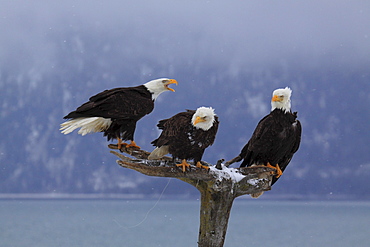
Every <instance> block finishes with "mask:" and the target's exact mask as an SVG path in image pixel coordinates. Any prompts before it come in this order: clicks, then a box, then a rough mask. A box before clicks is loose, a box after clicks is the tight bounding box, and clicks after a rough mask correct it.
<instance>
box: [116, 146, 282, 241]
mask: <svg viewBox="0 0 370 247" xmlns="http://www.w3.org/2000/svg"><path fill="white" fill-rule="evenodd" d="M109 147H110V148H111V149H117V145H113V144H111V145H109ZM120 151H121V152H124V153H127V154H129V155H130V156H133V157H135V158H136V159H133V158H130V157H127V156H125V155H123V154H121V153H118V152H115V151H111V153H113V154H115V155H116V156H118V157H119V158H120V160H118V161H117V163H118V164H119V165H120V166H122V167H125V168H129V169H132V170H135V171H138V172H140V173H142V174H145V175H148V176H156V177H173V178H177V179H180V180H182V181H184V182H187V183H189V184H191V185H193V186H195V187H196V188H197V189H198V190H199V191H200V194H201V208H200V228H199V239H198V247H206V246H207V247H212V246H214V247H222V246H223V244H224V241H225V236H226V230H227V225H228V219H229V216H230V211H231V207H232V204H233V201H234V199H235V198H236V197H238V196H241V195H246V194H254V193H259V192H263V191H267V190H270V189H271V188H270V184H271V179H272V176H273V173H274V172H275V171H276V170H275V169H273V168H269V167H261V166H255V167H243V168H228V167H226V166H224V165H222V164H221V161H219V162H218V164H217V165H215V166H213V165H211V164H209V163H207V162H204V161H202V163H203V164H204V165H208V166H209V167H210V169H208V170H206V169H203V168H197V167H196V166H194V164H192V163H191V162H189V164H191V167H190V169H188V170H187V171H186V172H183V171H182V169H181V168H179V167H177V166H176V165H175V163H174V161H173V159H172V158H170V157H163V158H162V159H161V160H147V157H148V156H149V154H150V153H149V152H146V151H144V150H138V149H133V148H125V147H123V148H121V150H120Z"/></svg>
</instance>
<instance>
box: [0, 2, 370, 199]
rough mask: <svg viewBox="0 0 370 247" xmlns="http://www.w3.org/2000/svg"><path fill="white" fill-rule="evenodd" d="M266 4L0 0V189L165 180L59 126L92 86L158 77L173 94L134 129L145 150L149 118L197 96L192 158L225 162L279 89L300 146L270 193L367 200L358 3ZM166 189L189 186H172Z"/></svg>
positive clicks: (192, 103)
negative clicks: (211, 123)
mask: <svg viewBox="0 0 370 247" xmlns="http://www.w3.org/2000/svg"><path fill="white" fill-rule="evenodd" d="M268 2H269V4H267V3H259V2H258V3H257V2H256V3H224V2H222V1H194V2H190V3H187V4H185V3H181V4H179V3H174V2H172V1H156V2H155V4H154V3H152V2H149V1H135V2H132V3H131V2H130V1H127V2H124V3H122V1H108V2H104V4H103V3H99V2H95V1H94V2H93V3H91V2H90V1H89V2H88V1H86V2H82V3H75V2H74V1H67V2H64V3H63V4H60V6H57V5H54V4H49V3H47V4H45V3H44V2H43V1H39V2H38V1H36V2H35V3H32V4H30V3H28V2H27V1H17V2H9V3H5V5H4V6H3V8H2V10H0V14H1V17H2V20H1V22H0V29H1V30H2V35H1V37H0V96H1V97H0V105H1V112H0V114H1V115H0V116H1V118H0V124H1V132H0V168H1V172H0V193H145V194H153V193H160V192H161V191H162V189H163V187H164V185H165V184H166V183H167V179H160V178H150V177H146V176H144V175H141V174H138V173H136V172H133V171H130V170H127V169H123V168H120V167H119V166H118V165H117V164H115V160H116V157H115V156H113V155H112V154H110V153H109V149H108V148H107V144H108V142H107V141H106V139H105V138H103V137H102V134H94V135H88V136H85V137H81V136H80V135H77V134H76V133H73V134H70V135H67V136H64V135H63V134H61V133H60V132H59V125H60V123H61V122H62V121H63V119H62V118H63V116H64V115H66V114H67V113H69V112H70V111H72V110H74V109H75V108H76V107H77V106H79V105H80V104H82V103H84V102H85V101H86V100H87V99H88V98H89V97H90V96H92V95H94V94H96V93H98V92H100V91H102V90H104V89H108V88H114V87H118V86H132V85H139V84H143V83H145V82H146V81H148V80H151V79H155V78H159V77H169V78H175V79H177V80H178V82H179V85H178V86H177V87H174V88H175V89H176V92H175V93H171V92H169V93H165V94H163V95H161V96H160V97H159V99H158V101H157V102H156V107H155V110H154V112H153V113H152V114H151V115H149V116H147V117H145V118H143V119H142V120H141V121H140V122H139V124H138V127H137V131H136V134H135V135H136V141H137V143H138V145H140V146H141V147H142V148H143V149H146V150H152V146H151V145H150V142H151V141H152V140H153V139H155V138H156V137H157V136H158V134H159V132H158V130H157V129H156V127H155V126H156V123H157V121H158V120H160V119H163V118H167V117H169V116H172V115H174V114H175V113H177V112H179V111H183V110H184V109H195V108H197V107H198V106H203V105H204V106H212V107H214V108H215V109H216V113H217V114H218V116H219V118H220V129H219V132H218V136H217V139H216V142H215V144H214V145H213V146H212V147H210V148H209V149H207V150H206V153H205V155H204V160H207V161H209V162H211V163H215V162H216V161H217V160H218V159H220V158H225V159H227V160H228V159H231V158H233V157H234V156H236V155H237V154H238V153H239V151H240V149H241V148H242V147H243V145H244V144H245V143H246V142H247V141H248V139H249V137H250V136H251V134H252V132H253V130H254V128H255V126H256V124H257V122H258V121H259V119H261V118H262V117H263V116H264V115H266V114H268V112H269V111H270V99H271V93H272V91H273V90H274V89H276V88H278V87H285V86H290V87H291V88H292V89H293V95H292V108H293V110H294V111H298V116H299V119H300V120H301V122H302V126H303V136H302V144H301V147H300V150H299V151H298V153H297V154H296V155H295V157H294V158H293V161H292V163H291V165H290V166H289V167H288V168H287V170H286V172H285V173H284V175H283V178H282V179H280V180H279V182H278V183H276V185H275V186H274V188H273V191H272V192H270V193H269V194H271V195H284V194H299V195H304V196H310V195H322V196H323V195H324V196H325V195H328V196H334V197H340V196H348V195H355V196H356V197H362V198H365V197H367V198H368V196H369V193H368V191H369V189H370V183H369V181H368V177H369V175H370V159H369V158H370V155H369V144H370V143H369V140H370V136H369V121H370V114H369V113H370V112H369V105H370V97H369V93H370V83H369V80H370V71H369V68H370V42H369V38H368V37H369V35H370V29H369V27H368V25H367V22H366V20H368V18H369V10H370V6H369V4H367V3H347V2H346V1H339V2H336V3H335V4H334V3H325V4H324V3H322V2H316V1H314V2H312V3H311V2H310V3H302V4H298V3H295V2H285V3H276V2H274V1H268ZM315 2H316V3H315ZM343 16H345V17H346V18H343ZM166 193H168V194H185V195H186V194H189V193H190V194H195V193H196V192H195V190H194V189H193V188H190V186H188V185H187V184H185V183H182V182H172V183H171V184H170V186H169V188H168V189H167V192H166Z"/></svg>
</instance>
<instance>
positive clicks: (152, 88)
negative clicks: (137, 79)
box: [144, 78, 177, 100]
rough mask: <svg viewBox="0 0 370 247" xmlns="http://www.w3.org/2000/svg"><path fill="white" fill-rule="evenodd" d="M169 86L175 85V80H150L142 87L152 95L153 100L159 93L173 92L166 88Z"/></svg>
mask: <svg viewBox="0 0 370 247" xmlns="http://www.w3.org/2000/svg"><path fill="white" fill-rule="evenodd" d="M170 84H176V85H177V81H176V80H175V79H168V78H160V79H156V80H151V81H149V82H147V83H145V84H144V86H145V87H146V88H147V89H148V90H149V92H151V93H152V99H153V100H155V99H156V98H157V97H158V96H159V95H160V94H161V93H163V92H166V91H172V92H175V90H174V89H172V88H170V87H168V86H169V85H170Z"/></svg>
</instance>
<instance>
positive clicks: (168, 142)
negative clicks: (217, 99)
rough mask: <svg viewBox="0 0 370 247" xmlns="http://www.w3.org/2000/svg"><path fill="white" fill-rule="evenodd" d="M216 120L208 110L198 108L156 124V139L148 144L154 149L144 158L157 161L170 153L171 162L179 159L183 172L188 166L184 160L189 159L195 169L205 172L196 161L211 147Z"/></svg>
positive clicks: (210, 109)
mask: <svg viewBox="0 0 370 247" xmlns="http://www.w3.org/2000/svg"><path fill="white" fill-rule="evenodd" d="M218 124H219V121H218V117H217V116H216V114H215V113H214V109H212V108H211V107H199V108H198V109H197V110H196V111H194V110H187V111H186V112H180V113H178V114H176V115H175V116H173V117H171V118H169V119H164V120H161V121H159V123H158V125H157V126H158V128H159V129H161V130H162V133H161V134H160V136H159V137H158V138H157V139H155V140H154V141H153V142H152V144H153V145H154V146H156V148H155V149H154V150H153V152H152V153H151V154H150V155H149V157H148V159H159V158H161V157H163V156H164V155H165V154H167V153H170V154H172V156H173V159H174V160H175V159H176V158H178V159H181V160H182V163H181V164H178V165H177V166H179V167H182V171H183V172H185V169H186V167H189V166H190V165H189V164H188V163H187V162H186V160H189V159H193V160H194V163H196V166H197V167H200V168H205V169H208V168H209V167H208V166H203V165H202V164H201V163H200V161H201V159H202V156H203V153H204V150H205V149H206V148H207V147H209V146H210V145H212V144H213V142H214V140H215V138H216V133H217V129H218Z"/></svg>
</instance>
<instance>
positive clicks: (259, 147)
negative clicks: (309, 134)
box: [239, 109, 302, 184]
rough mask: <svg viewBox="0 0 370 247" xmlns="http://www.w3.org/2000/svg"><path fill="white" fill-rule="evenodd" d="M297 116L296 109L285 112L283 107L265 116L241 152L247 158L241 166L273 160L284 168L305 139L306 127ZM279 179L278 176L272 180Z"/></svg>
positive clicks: (272, 162) (273, 181) (261, 163)
mask: <svg viewBox="0 0 370 247" xmlns="http://www.w3.org/2000/svg"><path fill="white" fill-rule="evenodd" d="M296 118H297V113H296V112H295V113H290V112H288V113H284V112H283V111H282V110H280V109H275V110H273V111H272V112H271V113H270V114H269V115H267V116H265V117H264V118H263V119H262V120H261V121H260V122H259V123H258V125H257V127H256V129H255V131H254V133H253V135H252V137H251V139H250V140H249V142H248V143H247V144H246V145H245V146H244V147H243V149H242V151H241V153H240V154H239V156H240V157H241V158H243V159H244V160H243V163H242V164H241V165H240V167H245V166H251V165H254V164H255V165H266V164H267V163H268V162H269V163H270V164H271V165H273V166H275V165H276V164H278V165H279V167H280V169H281V170H282V171H284V170H285V168H286V167H287V166H288V164H289V162H290V160H291V159H292V157H293V154H294V153H295V152H297V150H298V148H299V145H300V142H301V133H302V127H301V123H300V122H299V121H298V120H297V119H296ZM277 180H278V179H277V178H276V177H274V178H273V180H272V184H274V183H275V182H276V181H277Z"/></svg>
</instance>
